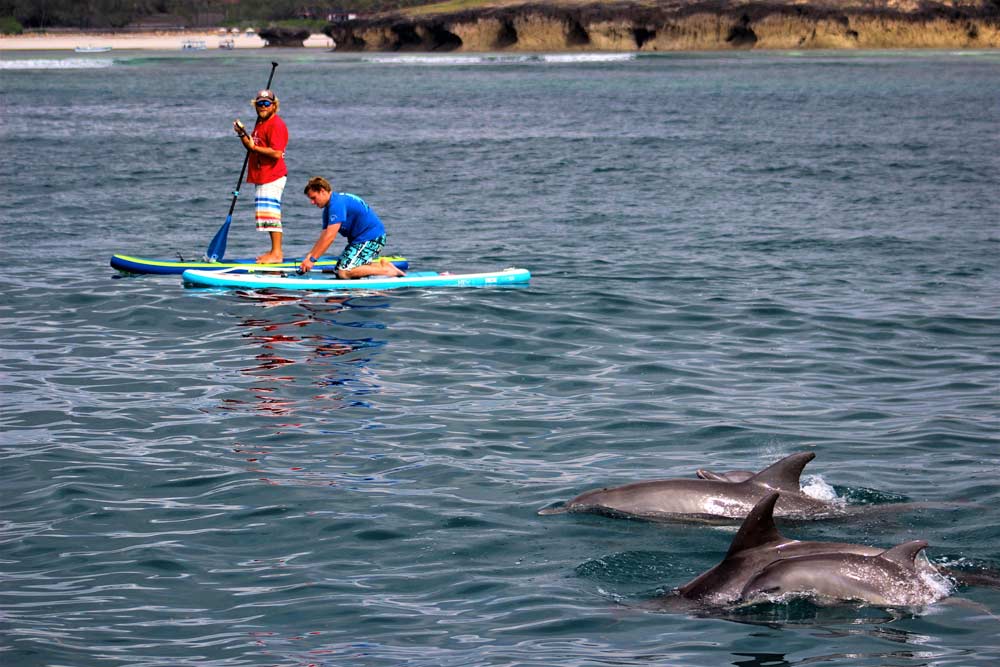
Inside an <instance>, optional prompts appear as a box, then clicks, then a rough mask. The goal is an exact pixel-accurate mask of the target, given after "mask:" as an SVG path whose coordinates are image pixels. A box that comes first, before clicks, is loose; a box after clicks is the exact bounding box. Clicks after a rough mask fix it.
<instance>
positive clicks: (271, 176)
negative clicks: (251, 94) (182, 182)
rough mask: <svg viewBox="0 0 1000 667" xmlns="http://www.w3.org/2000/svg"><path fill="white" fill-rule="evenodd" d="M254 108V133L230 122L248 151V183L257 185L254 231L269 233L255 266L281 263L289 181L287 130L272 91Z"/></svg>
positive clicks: (259, 96) (261, 96) (259, 95)
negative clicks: (283, 213)
mask: <svg viewBox="0 0 1000 667" xmlns="http://www.w3.org/2000/svg"><path fill="white" fill-rule="evenodd" d="M253 105H254V109H255V110H256V111H257V123H256V125H254V128H253V132H252V133H247V131H246V128H245V127H244V126H243V123H241V122H240V121H239V119H237V120H236V122H234V123H233V129H234V130H236V134H237V135H238V136H239V137H240V140H241V141H242V142H243V146H244V147H245V148H246V149H247V151H248V152H249V157H250V160H249V162H248V164H247V167H248V168H247V183H253V184H255V185H256V186H257V188H256V192H255V194H254V217H255V219H256V221H257V231H259V232H269V233H270V234H271V250H270V251H268V252H266V253H264V254H263V255H260V256H259V257H257V263H258V264H276V263H278V262H281V261H282V260H284V255H283V252H282V249H281V234H282V231H281V195H282V193H283V192H284V191H285V181H286V180H287V179H288V176H287V175H288V168H287V167H286V166H285V147H286V146H288V128H287V127H286V126H285V121H283V120H281V118H280V117H279V116H278V98H277V97H276V96H275V94H274V92H273V91H271V90H262V91H260V92H259V93H257V97H256V98H254V101H253Z"/></svg>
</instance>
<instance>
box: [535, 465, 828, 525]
mask: <svg viewBox="0 0 1000 667" xmlns="http://www.w3.org/2000/svg"><path fill="white" fill-rule="evenodd" d="M814 458H816V455H815V454H814V453H812V452H801V453H798V454H792V455H791V456H787V457H785V458H783V459H781V460H780V461H778V462H777V463H774V464H772V465H770V466H769V467H767V468H765V469H764V470H762V471H760V472H759V473H757V474H755V475H753V476H752V477H750V478H749V479H747V480H744V481H742V482H727V481H719V480H714V479H711V480H709V479H662V480H653V481H648V482H633V483H632V484H626V485H624V486H617V487H612V488H603V489H595V490H593V491H587V492H586V493H583V494H581V495H579V496H577V497H575V498H573V499H571V500H569V501H568V502H566V503H564V504H563V505H561V506H555V507H546V508H543V509H541V510H539V512H538V513H539V514H564V513H567V512H591V513H594V514H604V515H608V516H615V517H625V518H639V519H648V520H654V521H685V520H686V521H692V520H701V521H720V520H732V519H743V518H744V517H746V516H747V514H749V513H750V510H752V509H753V507H754V505H756V504H757V503H758V502H760V500H761V499H763V498H764V497H765V496H767V495H769V494H770V493H773V492H775V491H778V492H780V494H781V495H780V497H779V498H778V501H777V504H776V505H775V507H774V514H775V515H776V516H781V517H792V518H801V519H815V518H824V517H833V516H844V515H845V514H846V513H847V512H845V510H844V508H842V507H840V506H839V505H836V504H833V503H828V502H825V501H823V500H820V499H818V498H813V497H811V496H809V495H806V494H805V493H803V492H802V490H801V488H800V485H799V477H800V476H801V475H802V469H803V468H804V467H805V465H806V464H807V463H809V462H810V461H812V460H813V459H814Z"/></svg>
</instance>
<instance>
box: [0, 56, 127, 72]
mask: <svg viewBox="0 0 1000 667" xmlns="http://www.w3.org/2000/svg"><path fill="white" fill-rule="evenodd" d="M112 65H114V60H113V59H110V58H58V59H47V58H29V59H25V60H0V70H24V69H102V68H105V67H111V66H112Z"/></svg>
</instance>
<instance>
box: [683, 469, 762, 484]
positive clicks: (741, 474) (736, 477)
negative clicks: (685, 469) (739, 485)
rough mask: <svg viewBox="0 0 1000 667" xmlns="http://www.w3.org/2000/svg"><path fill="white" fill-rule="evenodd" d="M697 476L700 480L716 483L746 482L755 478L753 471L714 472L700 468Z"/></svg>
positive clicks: (696, 472)
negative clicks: (709, 480)
mask: <svg viewBox="0 0 1000 667" xmlns="http://www.w3.org/2000/svg"><path fill="white" fill-rule="evenodd" d="M695 474H696V475H697V476H698V478H699V479H711V480H715V481H716V482H745V481H747V480H748V479H750V478H751V477H753V476H754V471H753V470H728V471H726V472H713V471H711V470H705V469H704V468H698V469H697V470H696V471H695Z"/></svg>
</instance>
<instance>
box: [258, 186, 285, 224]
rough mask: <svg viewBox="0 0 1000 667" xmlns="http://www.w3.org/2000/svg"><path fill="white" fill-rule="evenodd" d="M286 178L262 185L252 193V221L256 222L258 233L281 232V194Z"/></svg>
mask: <svg viewBox="0 0 1000 667" xmlns="http://www.w3.org/2000/svg"><path fill="white" fill-rule="evenodd" d="M287 181H288V177H287V176H282V177H281V178H279V179H278V180H276V181H271V182H270V183H262V184H259V185H258V186H257V190H256V192H255V193H254V199H253V207H254V219H255V220H256V221H257V231H258V232H280V231H281V193H283V192H284V191H285V183H286V182H287Z"/></svg>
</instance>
